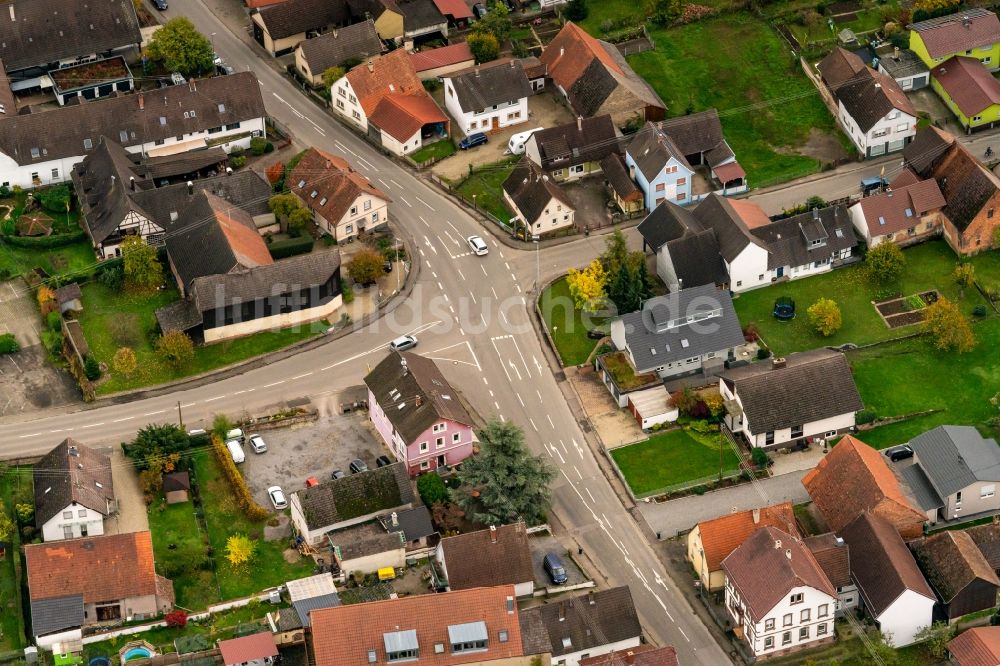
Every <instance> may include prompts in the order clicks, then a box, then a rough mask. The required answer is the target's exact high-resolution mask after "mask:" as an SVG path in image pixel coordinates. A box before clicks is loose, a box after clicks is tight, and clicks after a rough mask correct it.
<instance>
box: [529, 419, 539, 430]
mask: <svg viewBox="0 0 1000 666" xmlns="http://www.w3.org/2000/svg"><path fill="white" fill-rule="evenodd" d="M528 423H530V424H531V427H532V428H534V429H535V432H538V426H536V425H535V422H534V420H533V419H531V418H530V417H529V418H528Z"/></svg>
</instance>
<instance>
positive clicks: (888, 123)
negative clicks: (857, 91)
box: [837, 101, 917, 157]
mask: <svg viewBox="0 0 1000 666" xmlns="http://www.w3.org/2000/svg"><path fill="white" fill-rule="evenodd" d="M837 110H838V116H839V118H840V123H841V125H843V127H844V130H845V133H846V134H847V135H848V136H849V137H850V138H851V142H852V143H853V144H854V145H855V147H857V149H858V152H860V153H861V154H862V155H863V156H865V157H868V156H869V155H868V150H869V148H870V147H871V146H873V145H875V146H881V145H882V144H885V143H889V142H893V141H904V142H905V141H906V140H908V139H909V138H911V137H913V136H915V135H916V133H917V119H916V118H914V117H913V116H911V115H908V114H906V113H903V112H901V111H898V110H896V109H893V110H892V111H890V112H889V113H888V114H886V116H885V117H884V118H882V119H881V120H879V121H878V122H877V123H875V126H874V127H872V128H871V129H869V130H868V131H867V132H862V131H861V128H860V127H858V124H857V123H856V122H855V121H854V118H852V117H851V115H850V114H849V113H848V112H847V109H846V108H845V107H844V104H843V102H839V101H838V102H837ZM904 125H905V127H904ZM881 132H887V133H886V134H885V135H884V136H876V135H877V134H879V133H881ZM902 148H903V147H902V146H900V147H899V148H898V150H902ZM882 154H885V153H884V152H881V153H873V154H872V155H871V156H875V155H882Z"/></svg>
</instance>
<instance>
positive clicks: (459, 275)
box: [458, 268, 475, 298]
mask: <svg viewBox="0 0 1000 666" xmlns="http://www.w3.org/2000/svg"><path fill="white" fill-rule="evenodd" d="M458 277H460V278H462V282H465V275H463V274H462V269H461V268H459V269H458ZM473 298H475V296H473Z"/></svg>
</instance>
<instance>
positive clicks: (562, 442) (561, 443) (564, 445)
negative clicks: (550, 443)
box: [559, 439, 569, 455]
mask: <svg viewBox="0 0 1000 666" xmlns="http://www.w3.org/2000/svg"><path fill="white" fill-rule="evenodd" d="M559 444H560V445H562V447H563V451H565V452H566V455H569V449H567V448H566V442H564V441H562V440H561V439H560V440H559Z"/></svg>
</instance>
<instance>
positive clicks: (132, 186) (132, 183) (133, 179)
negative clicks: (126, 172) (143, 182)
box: [128, 176, 135, 192]
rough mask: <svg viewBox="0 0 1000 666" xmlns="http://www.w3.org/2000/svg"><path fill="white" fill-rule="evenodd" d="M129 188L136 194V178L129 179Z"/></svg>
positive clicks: (130, 177)
mask: <svg viewBox="0 0 1000 666" xmlns="http://www.w3.org/2000/svg"><path fill="white" fill-rule="evenodd" d="M128 186H129V188H130V189H131V190H132V191H133V192H135V176H129V177H128Z"/></svg>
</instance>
